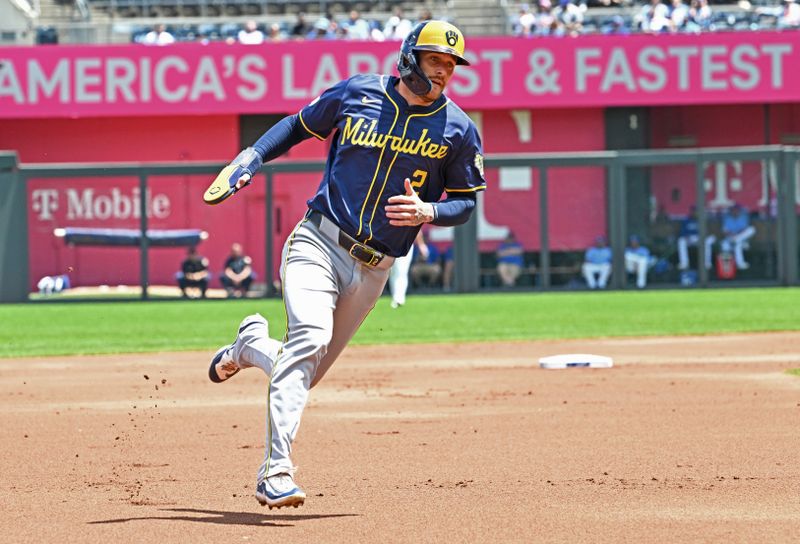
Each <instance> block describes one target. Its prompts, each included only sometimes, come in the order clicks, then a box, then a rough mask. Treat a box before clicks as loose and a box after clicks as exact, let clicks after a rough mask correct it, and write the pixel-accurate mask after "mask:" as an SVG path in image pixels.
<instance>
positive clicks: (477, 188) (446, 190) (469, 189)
mask: <svg viewBox="0 0 800 544" xmlns="http://www.w3.org/2000/svg"><path fill="white" fill-rule="evenodd" d="M484 189H486V185H480V186H478V187H469V188H468V189H447V188H445V190H444V192H445V193H474V192H475V191H482V190H484Z"/></svg>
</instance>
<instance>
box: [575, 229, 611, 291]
mask: <svg viewBox="0 0 800 544" xmlns="http://www.w3.org/2000/svg"><path fill="white" fill-rule="evenodd" d="M581 271H582V272H583V277H584V279H585V280H586V285H588V286H589V289H597V288H600V289H605V288H606V284H607V283H608V277H609V276H610V275H611V248H610V247H608V243H607V242H606V237H605V236H598V237H597V238H595V241H594V246H592V247H590V248H589V249H587V250H586V254H585V255H584V257H583V266H582V267H581Z"/></svg>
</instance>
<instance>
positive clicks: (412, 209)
mask: <svg viewBox="0 0 800 544" xmlns="http://www.w3.org/2000/svg"><path fill="white" fill-rule="evenodd" d="M405 186H406V194H404V195H395V196H391V197H389V203H388V204H387V205H386V207H385V208H384V210H385V211H386V217H388V218H389V224H390V225H393V226H395V227H416V226H417V225H421V224H423V223H430V222H431V221H433V204H431V203H430V202H423V201H422V200H421V199H420V198H419V195H417V193H415V192H414V188H413V187H411V180H410V179H408V178H406V181H405Z"/></svg>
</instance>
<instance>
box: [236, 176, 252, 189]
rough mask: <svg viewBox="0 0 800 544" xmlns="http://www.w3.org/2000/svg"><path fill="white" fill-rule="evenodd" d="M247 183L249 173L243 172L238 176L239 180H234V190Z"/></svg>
mask: <svg viewBox="0 0 800 544" xmlns="http://www.w3.org/2000/svg"><path fill="white" fill-rule="evenodd" d="M248 185H250V174H248V173H247V172H245V173H244V174H243V175H242V177H240V178H239V181H237V182H236V190H237V191H238V190H239V189H242V188H244V187H246V186H248Z"/></svg>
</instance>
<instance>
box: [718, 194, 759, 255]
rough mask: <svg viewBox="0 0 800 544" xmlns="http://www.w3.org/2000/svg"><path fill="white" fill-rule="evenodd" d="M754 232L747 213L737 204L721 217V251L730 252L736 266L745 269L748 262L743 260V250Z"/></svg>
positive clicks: (754, 229)
mask: <svg viewBox="0 0 800 544" xmlns="http://www.w3.org/2000/svg"><path fill="white" fill-rule="evenodd" d="M755 233H756V228H755V227H754V226H753V225H751V224H750V217H749V215H748V214H747V213H746V212H745V211H744V210H743V209H742V207H741V206H740V205H739V204H734V205H733V206H731V208H730V209H729V210H728V212H727V213H726V214H725V215H724V216H723V217H722V235H723V236H724V238H723V239H722V242H720V246H721V247H722V251H725V252H730V251H731V249H733V255H734V258H735V259H736V268H739V269H741V270H747V269H748V268H750V264H749V263H748V262H747V261H745V260H744V250H745V248H746V247H747V241H748V240H749V239H750V238H752V237H753V235H754V234H755Z"/></svg>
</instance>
